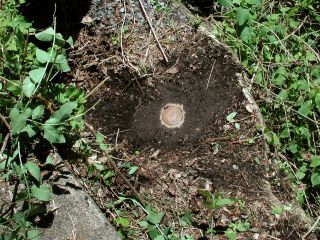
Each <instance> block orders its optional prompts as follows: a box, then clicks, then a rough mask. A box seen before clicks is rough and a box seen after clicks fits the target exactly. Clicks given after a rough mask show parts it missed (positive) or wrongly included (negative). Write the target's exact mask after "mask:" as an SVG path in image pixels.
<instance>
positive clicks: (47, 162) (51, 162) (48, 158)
mask: <svg viewBox="0 0 320 240" xmlns="http://www.w3.org/2000/svg"><path fill="white" fill-rule="evenodd" d="M45 165H53V158H52V157H51V155H48V157H47V158H46V162H45Z"/></svg>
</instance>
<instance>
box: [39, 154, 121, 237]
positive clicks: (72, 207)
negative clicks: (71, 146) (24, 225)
mask: <svg viewBox="0 0 320 240" xmlns="http://www.w3.org/2000/svg"><path fill="white" fill-rule="evenodd" d="M57 166H59V167H57V169H58V172H57V175H56V176H55V181H54V182H55V184H54V185H53V193H54V195H53V199H52V201H51V209H55V208H57V210H56V211H54V218H53V222H52V225H51V226H50V227H49V228H46V229H43V231H42V234H41V237H40V239H41V240H62V239H83V240H87V239H99V240H118V239H120V237H119V236H118V235H117V232H116V230H115V229H114V227H113V226H112V225H111V224H110V223H109V221H108V220H107V219H106V217H105V215H104V214H103V213H102V212H101V211H100V209H99V208H98V206H97V205H96V204H95V202H94V201H93V199H92V198H91V197H90V196H89V195H88V194H87V193H86V192H85V191H84V190H83V189H82V187H81V185H80V184H79V182H78V181H77V180H76V179H75V177H74V176H73V175H72V173H71V172H70V171H69V170H68V169H67V168H66V167H65V166H64V165H63V162H62V160H61V158H60V159H59V158H58V165H57ZM49 210H50V209H49Z"/></svg>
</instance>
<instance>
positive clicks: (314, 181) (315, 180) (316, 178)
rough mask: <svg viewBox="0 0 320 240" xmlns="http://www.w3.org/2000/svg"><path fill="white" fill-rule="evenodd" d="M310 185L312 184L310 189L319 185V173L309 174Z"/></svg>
mask: <svg viewBox="0 0 320 240" xmlns="http://www.w3.org/2000/svg"><path fill="white" fill-rule="evenodd" d="M311 184H312V187H315V186H318V185H320V173H319V172H313V173H312V174H311Z"/></svg>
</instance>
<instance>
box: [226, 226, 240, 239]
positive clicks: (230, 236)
mask: <svg viewBox="0 0 320 240" xmlns="http://www.w3.org/2000/svg"><path fill="white" fill-rule="evenodd" d="M224 234H225V235H226V237H227V238H228V239H229V240H237V232H235V231H233V230H230V229H229V230H227V231H225V232H224Z"/></svg>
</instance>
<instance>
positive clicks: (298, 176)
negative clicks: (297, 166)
mask: <svg viewBox="0 0 320 240" xmlns="http://www.w3.org/2000/svg"><path fill="white" fill-rule="evenodd" d="M305 176H306V174H305V173H303V172H300V171H299V172H296V177H297V178H298V179H300V180H301V179H303V178H304V177H305Z"/></svg>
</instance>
